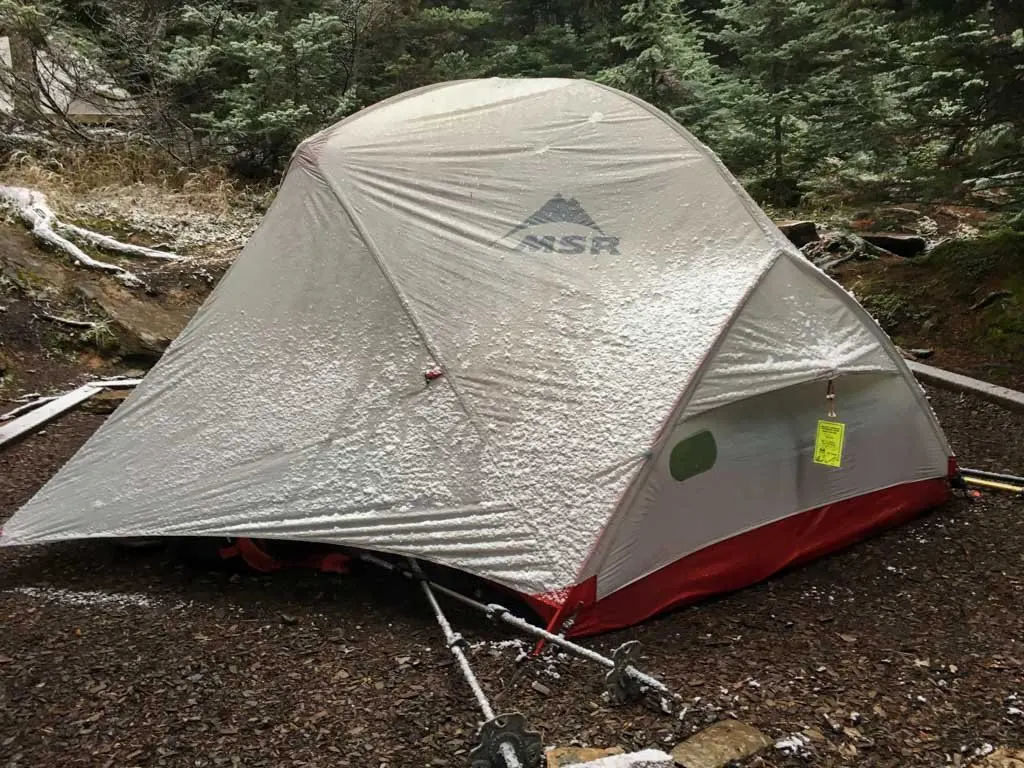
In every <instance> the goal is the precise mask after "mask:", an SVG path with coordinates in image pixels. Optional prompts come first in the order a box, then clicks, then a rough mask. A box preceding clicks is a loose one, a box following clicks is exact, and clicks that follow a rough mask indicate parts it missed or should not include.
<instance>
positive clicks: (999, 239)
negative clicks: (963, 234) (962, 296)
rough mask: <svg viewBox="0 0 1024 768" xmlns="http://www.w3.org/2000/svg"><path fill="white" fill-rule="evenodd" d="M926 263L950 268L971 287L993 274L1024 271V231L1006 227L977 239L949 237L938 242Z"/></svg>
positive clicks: (965, 287) (1020, 272)
mask: <svg viewBox="0 0 1024 768" xmlns="http://www.w3.org/2000/svg"><path fill="white" fill-rule="evenodd" d="M925 263H926V264H928V265H934V266H936V267H940V268H944V269H946V270H948V272H949V277H950V278H951V279H952V280H956V279H959V280H960V285H961V286H962V287H963V288H964V289H967V290H973V289H974V287H975V286H977V285H978V283H979V282H980V281H984V280H986V279H988V278H991V277H1006V276H1010V275H1024V232H1020V231H1013V230H1003V231H1000V232H995V233H993V234H991V235H987V236H985V237H979V238H976V239H973V240H948V241H946V242H945V243H942V244H941V245H938V246H936V247H935V248H934V249H933V250H932V251H931V253H929V254H928V256H927V257H925ZM1022 298H1024V296H1022Z"/></svg>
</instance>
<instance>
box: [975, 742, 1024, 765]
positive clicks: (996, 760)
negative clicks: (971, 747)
mask: <svg viewBox="0 0 1024 768" xmlns="http://www.w3.org/2000/svg"><path fill="white" fill-rule="evenodd" d="M974 766H975V768H1024V749H1007V748H1006V747H1000V748H999V749H997V750H996V751H995V752H993V753H992V754H990V755H987V756H986V757H983V758H982V759H981V760H979V761H978V762H977V763H975V764H974Z"/></svg>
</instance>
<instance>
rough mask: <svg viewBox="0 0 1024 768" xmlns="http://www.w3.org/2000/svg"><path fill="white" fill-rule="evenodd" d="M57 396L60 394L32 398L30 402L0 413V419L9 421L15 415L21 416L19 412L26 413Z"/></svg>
mask: <svg viewBox="0 0 1024 768" xmlns="http://www.w3.org/2000/svg"><path fill="white" fill-rule="evenodd" d="M58 397H60V395H52V396H51V397H40V398H37V399H35V400H32V401H31V402H28V403H24V404H22V405H19V406H18V407H17V408H15V409H14V410H12V411H8V412H7V413H0V421H10V420H11V419H13V418H14V417H15V416H21V414H23V413H28V412H29V411H31V410H35V409H36V408H38V407H39V406H40V405H43V404H44V403H48V402H50V401H51V400H56V399H57V398H58Z"/></svg>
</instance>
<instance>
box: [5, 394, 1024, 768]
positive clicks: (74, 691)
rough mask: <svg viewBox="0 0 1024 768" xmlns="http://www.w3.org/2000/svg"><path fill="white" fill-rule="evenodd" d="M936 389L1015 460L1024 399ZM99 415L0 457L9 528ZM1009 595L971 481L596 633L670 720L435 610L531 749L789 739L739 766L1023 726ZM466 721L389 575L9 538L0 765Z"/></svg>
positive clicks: (1012, 514)
mask: <svg viewBox="0 0 1024 768" xmlns="http://www.w3.org/2000/svg"><path fill="white" fill-rule="evenodd" d="M930 394H931V395H932V397H933V404H934V407H935V409H936V411H937V413H938V415H939V417H940V418H941V419H942V421H943V424H944V425H945V427H946V429H947V431H948V434H949V436H950V439H951V440H952V442H953V444H954V446H955V448H956V449H957V450H958V452H959V453H960V455H961V461H962V463H964V464H965V465H966V466H972V467H976V468H987V469H993V470H1000V469H1002V470H1015V471H1016V472H1017V473H1019V472H1020V471H1021V470H1024V438H1022V434H1024V417H1021V416H1017V415H1012V414H1009V413H1007V412H1005V411H1002V410H1000V409H999V408H998V407H995V406H992V405H989V404H987V403H983V402H980V401H975V400H973V399H971V398H967V397H962V396H959V395H953V394H950V393H946V392H939V391H934V392H931V393H930ZM102 418H103V417H102V416H97V415H89V414H85V413H73V414H69V415H67V416H65V417H63V418H62V419H61V420H59V421H58V422H55V423H53V424H51V425H48V427H47V429H46V430H45V433H39V434H36V435H34V436H31V437H29V438H28V439H27V440H25V441H24V442H21V443H19V444H17V445H15V446H14V447H12V448H10V449H8V450H5V451H3V452H0V520H3V519H5V518H6V517H7V516H8V515H10V514H11V513H12V512H13V511H14V510H15V509H16V508H17V507H18V506H19V505H20V504H21V503H22V502H24V501H25V500H27V499H28V498H29V496H30V495H31V494H32V493H33V492H34V491H35V490H36V489H37V488H38V487H39V486H40V485H41V484H42V483H43V482H44V481H45V480H46V479H47V478H48V477H49V476H50V475H52V474H53V472H55V471H56V469H57V468H58V467H59V466H60V465H61V464H62V462H64V461H65V460H66V459H67V458H69V457H70V456H71V455H72V453H73V452H74V451H75V450H76V449H77V448H78V446H80V445H81V444H82V442H83V441H84V440H85V439H86V438H87V436H88V435H89V434H90V433H91V432H92V431H93V430H94V429H95V428H96V427H97V426H98V425H99V424H100V423H101V421H102ZM446 605H447V604H446ZM1022 605H1024V502H1022V501H1020V500H1016V499H1013V498H1010V497H1008V496H1005V495H988V494H986V495H985V496H983V497H982V498H980V499H977V500H974V501H968V500H965V499H957V500H955V501H953V502H952V503H950V504H949V505H947V506H946V507H944V508H942V509H937V510H935V511H934V512H932V513H930V514H928V515H926V516H923V517H921V518H919V519H918V520H916V521H914V522H912V523H910V524H908V525H905V526H902V527H900V528H898V529H895V530H891V531H889V532H887V533H885V534H883V535H881V536H878V537H876V538H873V539H871V540H869V541H866V542H863V543H861V544H859V545H857V546H855V547H853V548H851V549H849V550H847V551H845V552H843V553H840V554H837V555H834V556H832V557H829V558H826V559H823V560H820V561H818V562H815V563H813V564H811V565H809V566H806V567H803V568H800V569H798V570H794V571H792V572H789V573H787V574H784V575H781V576H779V577H777V578H774V579H772V580H770V581H768V582H766V583H763V584H761V585H758V586H755V587H752V588H749V589H746V590H743V591H741V592H738V593H735V594H732V595H729V596H726V597H723V598H721V599H718V600H715V601H711V602H708V603H705V604H702V605H699V606H694V607H688V608H684V609H681V610H678V611H675V612H673V613H671V614H669V615H666V616H663V617H661V618H658V619H656V620H653V621H650V622H648V623H646V624H644V625H642V626H640V627H637V628H634V629H631V630H629V631H624V632H618V633H614V634H612V635H608V636H603V637H600V638H594V639H591V640H588V641H585V642H586V643H587V644H590V645H592V646H594V647H596V648H599V649H602V650H604V651H609V650H610V649H612V648H614V647H615V646H617V645H618V644H619V643H621V642H623V641H625V640H626V639H638V640H640V641H641V642H642V643H643V647H644V660H643V667H644V669H645V670H647V671H649V672H651V673H652V674H655V675H657V676H659V677H660V678H662V679H663V680H665V681H666V682H667V683H668V684H669V685H670V686H671V687H672V688H673V689H675V690H677V691H679V692H680V693H681V694H682V695H683V696H684V697H685V699H686V708H685V710H683V713H682V716H681V717H680V715H679V714H675V715H671V716H669V715H664V714H659V713H657V712H655V711H653V710H651V709H648V708H644V707H643V706H640V705H627V706H624V707H620V708H609V707H606V706H604V705H603V704H602V703H601V701H600V692H601V682H602V675H601V673H600V671H599V670H598V669H597V668H595V667H594V666H593V665H591V664H589V663H587V662H583V661H579V660H574V659H570V658H568V657H565V656H562V655H552V654H551V652H550V651H547V652H546V653H545V655H544V656H543V657H541V658H540V659H537V660H533V661H529V662H526V663H521V664H517V662H516V657H517V656H518V655H519V651H520V650H521V649H522V648H528V647H529V645H528V644H521V643H516V642H513V641H514V640H515V639H516V637H517V636H516V635H514V634H510V633H505V632H503V631H501V630H499V629H497V628H494V627H491V626H489V625H487V624H486V623H485V622H483V621H482V620H480V619H478V618H477V617H475V616H473V615H468V614H466V613H464V612H462V611H460V610H457V609H456V608H455V606H449V607H451V617H452V619H453V622H454V623H455V624H456V626H457V628H458V629H460V630H461V631H463V632H464V633H465V634H466V635H467V636H468V637H469V638H470V639H471V640H473V641H474V645H473V649H472V652H471V655H472V658H473V662H474V664H475V666H476V668H477V670H478V672H479V674H480V675H481V677H482V679H483V681H484V685H485V688H486V690H487V691H488V693H489V695H490V696H491V697H492V699H493V700H494V702H495V708H496V709H497V710H499V711H513V710H514V711H521V712H523V713H524V714H525V715H526V716H527V718H528V720H529V721H530V723H531V725H532V726H533V727H535V728H536V729H538V730H540V731H541V732H542V734H543V739H544V743H545V744H548V745H554V744H570V743H577V744H585V745H593V746H614V745H619V746H622V747H624V748H626V749H642V748H645V747H659V748H662V749H669V748H671V746H672V745H674V744H675V743H676V742H678V741H680V740H681V739H682V738H684V737H685V736H687V735H689V734H690V733H692V732H693V731H695V730H697V729H699V728H701V727H703V726H706V725H707V724H709V723H711V722H713V721H714V720H716V719H719V718H723V717H727V716H735V717H738V718H740V719H742V720H744V721H746V722H749V723H751V724H753V725H755V726H757V727H759V728H761V729H763V730H764V731H765V732H767V733H768V734H769V735H770V736H771V737H773V738H775V739H777V740H780V743H781V744H782V745H783V746H785V745H788V748H778V747H776V748H773V749H769V750H768V751H766V752H764V753H762V755H761V756H759V757H757V758H755V759H754V760H753V761H752V762H751V765H760V766H777V767H780V768H781V767H782V766H787V767H789V766H806V765H815V766H837V765H862V766H878V767H882V766H886V767H891V768H896V767H897V766H943V765H961V764H968V763H969V762H970V761H971V759H972V758H974V757H975V756H977V755H979V754H983V753H985V752H987V751H989V750H991V748H992V747H993V746H995V747H998V746H1000V745H1020V744H1021V742H1022V741H1024V736H1022V734H1024V714H1022V711H1024V644H1022V641H1024V611H1022V608H1021V606H1022ZM534 683H540V684H541V687H540V690H537V688H536V687H534V685H533V684H534ZM545 691H547V692H545ZM477 718H478V712H477V710H476V709H475V707H474V705H473V703H472V699H471V698H470V696H469V694H468V690H467V688H466V687H465V684H464V683H463V682H462V679H461V677H460V676H459V674H458V671H457V670H456V669H455V668H454V667H453V666H452V662H451V659H450V657H449V655H448V652H447V651H446V650H445V648H444V646H443V644H442V642H441V635H440V632H439V630H438V628H437V626H436V624H435V623H434V619H433V617H432V615H431V614H430V613H429V610H428V608H427V606H426V605H425V604H424V602H423V600H422V597H421V596H420V595H419V593H418V592H416V591H415V589H413V588H412V587H411V586H410V585H409V584H407V583H405V582H402V581H400V580H397V579H395V578H392V577H390V576H387V575H385V574H382V573H380V572H377V571H372V570H371V571H365V570H364V571H357V572H355V573H353V574H351V575H348V576H327V575H322V574H312V573H288V574H283V575H274V576H260V575H252V574H248V573H234V572H231V571H229V570H223V571H208V570H205V569H203V568H200V567H197V566H195V565H190V564H187V563H185V562H183V561H182V560H180V559H179V558H177V557H175V556H174V555H173V553H172V552H169V551H166V550H155V551H150V550H140V551H135V552H125V551H118V550H114V549H112V548H110V547H108V546H107V545H104V544H100V543H90V542H78V543H72V544H66V545H58V546H49V547H39V548H28V549H4V550H0V766H4V767H5V768H15V766H17V767H18V768H35V767H36V766H46V765H66V766H97V767H114V766H119V767H120V766H124V767H127V766H193V767H196V766H231V767H232V768H234V766H268V767H269V766H274V767H275V768H278V767H280V766H332V767H333V766H360V767H361V768H362V767H364V766H372V767H373V768H382V767H384V766H386V767H387V768H399V767H405V766H408V767H409V768H413V767H414V766H415V767H417V768H419V767H421V766H431V765H438V766H444V765H452V766H458V765H465V764H467V762H468V761H467V759H466V752H467V750H468V749H469V748H470V747H471V746H472V735H473V726H474V724H475V723H476V722H477ZM794 734H800V735H801V736H802V738H801V737H797V738H793V736H794Z"/></svg>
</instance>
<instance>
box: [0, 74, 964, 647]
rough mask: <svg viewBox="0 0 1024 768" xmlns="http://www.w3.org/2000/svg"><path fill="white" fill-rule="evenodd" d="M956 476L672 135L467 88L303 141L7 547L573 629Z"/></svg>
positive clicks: (515, 83)
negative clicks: (428, 572) (247, 574)
mask: <svg viewBox="0 0 1024 768" xmlns="http://www.w3.org/2000/svg"><path fill="white" fill-rule="evenodd" d="M830 395H834V397H830ZM833 409H834V410H833ZM832 413H834V414H835V416H832V415H831V414H832ZM952 466H953V460H952V456H951V452H950V449H949V446H948V445H947V443H946V440H945V438H944V436H943V433H942V430H941V428H940V426H939V424H938V423H937V421H936V419H935V417H934V415H933V413H932V412H931V410H930V408H929V407H928V404H927V401H926V399H925V397H924V394H923V392H922V390H921V388H920V387H919V386H918V385H917V383H916V381H915V380H914V379H913V377H912V375H911V373H910V372H909V370H908V368H907V366H906V364H905V363H904V361H903V360H902V358H901V357H900V355H899V354H898V353H897V350H896V349H895V348H894V346H893V345H892V344H891V343H890V341H889V340H888V339H887V337H886V336H885V334H884V333H883V332H882V331H881V330H880V328H879V327H878V326H877V325H876V324H875V323H874V322H873V321H872V320H871V318H870V317H869V316H868V314H867V313H866V312H865V311H864V310H863V309H862V308H861V307H860V306H859V305H858V304H857V302H856V301H855V300H854V299H853V298H852V297H851V296H850V295H849V294H847V293H846V292H845V291H843V290H842V289H841V288H840V287H839V286H838V285H837V284H836V283H834V282H833V281H832V280H831V279H829V278H828V277H827V276H826V275H825V274H823V273H822V272H821V271H820V270H818V269H817V268H815V267H814V266H813V265H811V264H810V263H809V262H808V261H807V260H806V259H805V258H803V257H802V255H801V254H800V252H799V251H798V250H796V249H795V248H794V247H793V246H792V245H791V244H790V243H789V242H788V241H787V240H786V239H785V238H784V237H783V236H782V235H781V233H780V232H779V231H778V229H777V228H776V227H774V226H773V224H772V223H771V221H770V220H769V219H768V218H767V217H766V216H765V215H764V213H763V212H762V211H760V210H759V209H758V207H757V206H756V205H755V204H754V203H753V202H752V201H751V200H750V198H749V197H748V196H747V195H746V194H745V193H744V191H743V190H742V188H741V187H740V185H739V184H738V183H737V182H736V181H735V180H734V179H733V178H732V177H731V176H730V175H729V173H728V172H727V171H726V170H725V169H724V167H723V166H722V165H721V164H720V163H719V162H718V160H717V159H716V158H715V156H714V155H713V154H712V153H711V152H710V151H709V150H708V149H707V148H706V147H704V146H703V145H702V144H700V143H699V142H698V141H697V140H696V139H695V138H694V137H693V136H691V135H690V134H689V133H687V132H686V131H685V130H684V129H682V128H681V127H680V126H679V125H678V124H676V123H675V122H674V121H673V120H671V119H669V118H668V117H667V116H665V115H664V114H662V113H660V112H659V111H657V110H656V109H655V108H653V107H651V106H650V105H648V104H646V103H644V102H642V101H640V100H638V99H636V98H634V97H632V96H629V95H627V94H624V93H621V92H619V91H616V90H614V89H611V88H608V87H605V86H602V85H599V84H595V83H592V82H587V81H582V80H570V79H480V80H466V81H458V82H451V83H444V84H439V85H434V86H430V87H426V88H423V89H420V90H416V91H412V92H410V93H407V94H404V95H401V96H398V97H395V98H392V99H390V100H387V101H384V102H382V103H380V104H378V105H375V106H373V107H370V108H368V109H365V110H363V111H361V112H359V113H357V114H355V115H353V116H351V117H349V118H347V119H345V120H343V121H341V122H340V123H338V124H336V125H333V126H331V127H329V128H327V129H325V130H323V131H322V132H320V133H318V134H316V135H314V136H312V137H311V138H309V139H307V140H306V141H304V142H303V143H302V144H301V146H299V148H298V149H297V150H296V152H295V153H294V155H293V157H292V159H291V162H290V165H289V168H288V170H287V173H286V175H285V177H284V179H283V181H282V183H281V187H280V190H279V193H278V195H277V197H276V199H275V200H274V203H273V205H272V206H271V208H270V210H269V211H268V212H267V214H266V216H265V217H264V220H263V221H262V222H261V224H260V226H259V227H258V229H257V231H256V232H255V233H254V234H253V236H252V238H251V239H250V241H249V242H248V244H247V245H246V247H245V249H244V250H243V252H242V253H241V255H240V256H239V258H238V259H237V261H236V263H235V264H234V265H233V266H232V268H231V269H230V270H229V272H228V273H227V275H226V276H225V277H224V278H223V279H222V281H221V282H220V283H219V284H218V286H217V288H216V289H215V291H214V292H213V294H212V295H211V296H210V298H209V299H208V301H207V302H206V303H205V304H204V305H203V307H202V308H201V309H200V310H199V312H198V314H197V315H196V316H195V318H194V319H193V321H192V322H191V323H190V324H189V325H188V327H187V328H186V329H185V330H184V331H183V332H182V334H181V335H180V336H179V337H178V338H177V339H176V340H175V342H174V343H173V344H172V345H171V347H170V348H169V349H168V351H167V352H166V353H165V355H164V356H163V358H162V359H161V360H160V361H159V363H158V364H157V365H156V366H155V367H154V368H153V370H152V371H151V372H150V373H149V374H148V375H147V376H146V377H145V379H144V381H143V382H142V383H141V385H140V386H139V387H138V389H137V391H136V392H134V393H133V395H132V396H131V397H130V398H129V399H128V400H127V402H125V403H124V404H123V405H122V406H121V407H120V408H119V409H118V410H117V411H116V412H115V413H114V414H113V415H112V416H111V417H110V418H109V419H108V420H107V421H106V422H105V423H104V425H103V426H102V427H101V428H100V429H99V430H98V431H97V432H96V433H95V435H94V436H93V437H92V438H91V439H90V440H89V441H88V443H87V444H86V445H85V446H84V447H83V448H82V449H81V450H80V452H79V453H78V454H77V455H75V456H74V457H73V458H72V459H71V460H70V462H69V463H68V464H67V465H66V466H64V467H63V468H62V469H61V470H60V471H59V472H58V474H57V475H56V476H54V477H53V478H52V479H51V480H50V481H49V482H48V483H47V484H46V485H45V487H43V488H42V489H41V490H40V491H39V492H38V494H37V495H36V496H35V497H34V498H33V499H31V500H30V501H29V502H28V503H27V504H26V505H25V506H24V507H23V508H21V509H20V510H19V511H18V512H17V513H16V514H15V515H14V517H13V518H12V519H11V520H10V522H9V523H8V524H7V526H6V528H5V529H4V531H3V538H2V539H0V541H2V543H4V544H9V545H10V544H34V543H37V542H50V541H57V540H61V539H72V538H83V537H153V536H174V537H178V536H210V537H223V536H226V537H255V538H260V539H269V540H275V539H285V540H300V541H309V542H327V543H332V544H337V545H343V546H346V547H352V548H357V549H363V550H372V551H377V552H382V553H390V554H395V555H402V556H411V557H415V558H419V559H421V560H423V561H426V562H430V563H435V564H440V565H443V566H449V567H451V568H455V569H458V570H461V571H464V572H468V573H469V574H474V575H476V576H479V577H482V578H484V579H486V580H488V581H490V582H492V583H495V584H497V585H501V586H502V587H504V588H508V589H510V590H514V591H515V592H516V593H518V594H520V595H522V596H523V597H524V598H526V599H527V600H528V601H529V602H530V604H532V605H533V606H534V607H535V608H536V610H537V611H538V612H539V613H540V614H541V615H542V616H543V617H544V618H545V619H546V620H549V621H550V622H551V624H552V626H560V625H561V623H562V621H563V620H565V619H566V618H567V617H570V616H571V617H572V618H573V620H574V621H573V623H572V632H573V633H574V634H576V635H583V634H588V633H594V632H599V631H604V630H608V629H612V628H615V627H621V626H626V625H630V624H633V623H636V622H639V621H641V620H643V619H645V618H647V617H650V616H652V615H654V614H656V613H658V612H660V611H662V610H664V609H666V608H668V607H670V606H673V605H676V604H680V603H683V602H686V601H692V600H695V599H698V598H701V597H704V596H708V595H712V594H715V593H720V592H723V591H726V590H732V589H736V588H740V587H743V586H746V585H749V584H752V583H754V582H756V581H759V580H761V579H763V578H765V577H767V576H769V575H770V574H773V573H775V572H777V571H779V570H780V569H783V568H785V567H788V566H790V565H792V564H794V563H798V562H801V561H805V560H807V559H810V558H813V557H816V556H819V555H822V554H824V553H827V552H829V551H832V550H835V549H837V548H839V547H842V546H845V545H847V544H850V543H852V542H854V541H856V540H858V539H860V538H862V537H864V536H865V535H867V534H869V533H870V532H872V531H875V530H878V529H880V528H882V527H885V526H889V525H893V524H896V523H898V522H900V521H903V520H906V519H908V518H910V517H912V516H914V515H915V514H917V513H919V512H921V511H922V510H924V509H926V508H929V507H931V506H933V505H937V504H939V503H941V502H943V501H944V500H946V498H947V497H948V495H949V493H950V491H949V484H948V478H949V473H950V472H951V467H952Z"/></svg>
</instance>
